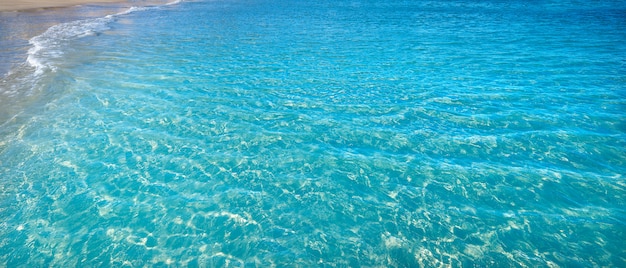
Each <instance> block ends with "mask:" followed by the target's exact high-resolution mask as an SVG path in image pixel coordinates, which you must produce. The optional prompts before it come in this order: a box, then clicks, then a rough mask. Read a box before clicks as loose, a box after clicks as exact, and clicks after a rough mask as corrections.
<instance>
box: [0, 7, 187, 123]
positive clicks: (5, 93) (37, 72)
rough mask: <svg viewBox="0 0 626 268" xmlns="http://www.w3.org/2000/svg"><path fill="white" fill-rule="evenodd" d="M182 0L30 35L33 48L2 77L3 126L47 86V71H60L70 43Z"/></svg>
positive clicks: (70, 23) (85, 20) (73, 23)
mask: <svg viewBox="0 0 626 268" xmlns="http://www.w3.org/2000/svg"><path fill="white" fill-rule="evenodd" d="M180 2H181V1H180V0H178V1H173V2H169V3H167V4H163V5H158V6H143V7H137V6H132V7H129V8H127V9H126V10H124V11H122V12H119V13H115V14H110V15H106V16H104V17H98V18H89V19H83V20H76V21H71V22H66V23H61V24H57V25H54V26H51V27H50V28H48V29H47V30H46V31H45V32H43V33H42V34H40V35H37V36H34V37H32V38H30V39H29V40H28V42H29V44H30V46H31V47H30V48H29V49H28V51H27V54H26V61H25V62H23V63H22V64H20V65H19V66H16V67H15V68H13V69H11V70H9V71H8V73H7V74H6V75H4V76H3V77H0V78H1V79H0V107H2V108H0V115H1V116H0V126H1V125H2V124H4V123H6V122H8V121H11V120H12V118H14V117H15V116H16V115H19V114H20V113H21V112H20V111H21V110H22V109H23V108H24V107H25V106H24V105H26V104H25V102H26V101H25V99H32V98H31V97H32V96H33V95H35V94H37V93H38V92H40V91H41V90H40V89H43V88H45V87H46V85H45V83H46V82H45V81H47V80H43V79H42V78H43V77H44V76H46V74H48V73H51V72H52V73H54V72H56V71H57V68H58V66H60V64H59V63H61V62H62V61H63V60H64V59H63V58H64V54H65V53H67V46H68V45H69V44H70V43H71V42H72V41H74V40H77V39H80V38H83V37H86V36H93V35H97V34H99V33H102V32H104V31H106V30H109V29H110V24H111V23H112V22H114V21H115V20H116V19H117V18H118V17H120V16H124V15H128V14H131V13H134V12H139V11H145V10H151V9H158V8H160V7H163V6H169V5H173V4H177V3H180ZM27 96H31V97H27Z"/></svg>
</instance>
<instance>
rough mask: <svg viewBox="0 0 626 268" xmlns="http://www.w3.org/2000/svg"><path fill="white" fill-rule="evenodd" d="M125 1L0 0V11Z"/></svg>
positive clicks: (122, 0) (120, 0) (121, 0)
mask: <svg viewBox="0 0 626 268" xmlns="http://www.w3.org/2000/svg"><path fill="white" fill-rule="evenodd" d="M110 2H125V1H124V0H0V11H13V10H27V9H36V8H48V7H66V6H75V5H80V4H86V3H110Z"/></svg>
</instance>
